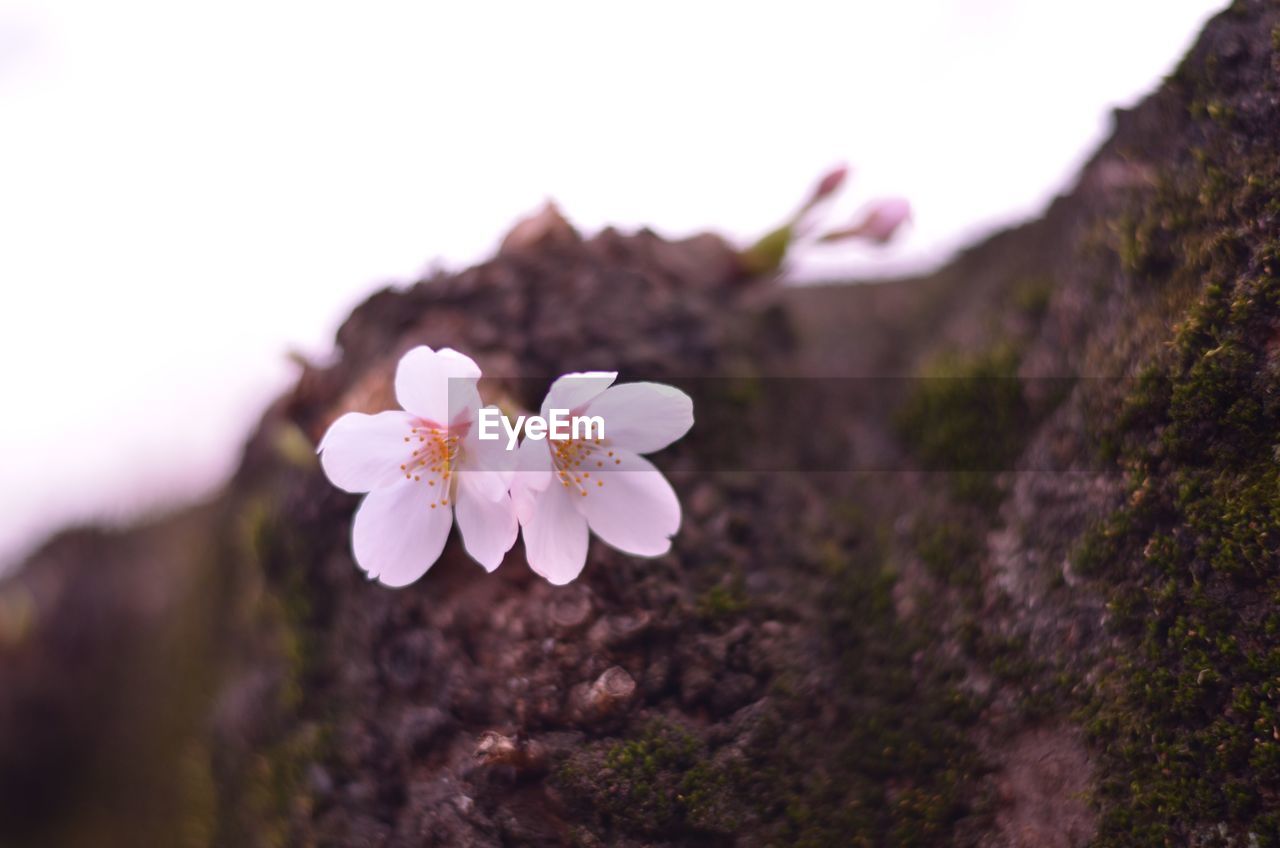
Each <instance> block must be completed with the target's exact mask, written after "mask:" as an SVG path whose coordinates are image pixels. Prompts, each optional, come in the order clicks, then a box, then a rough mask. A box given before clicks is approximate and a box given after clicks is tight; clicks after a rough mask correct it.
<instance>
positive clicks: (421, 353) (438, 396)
mask: <svg viewBox="0 0 1280 848" xmlns="http://www.w3.org/2000/svg"><path fill="white" fill-rule="evenodd" d="M479 379H480V366H478V365H476V363H475V361H474V360H473V359H472V358H471V357H469V356H467V355H465V354H461V353H458V352H457V351H456V350H453V349H451V348H447V347H446V348H441V349H440V350H432V349H431V348H429V347H427V346H426V345H419V346H418V347H415V348H414V349H413V350H411V351H409V352H408V353H406V354H405V355H404V356H403V357H401V358H400V364H399V365H397V366H396V400H398V401H399V402H400V405H401V406H403V407H404V408H405V409H407V410H409V411H410V412H412V413H413V414H414V415H417V416H420V417H422V418H425V419H427V420H428V421H430V422H432V423H433V424H441V425H449V424H452V423H454V421H456V420H457V418H458V416H459V415H461V414H465V413H466V411H467V410H468V409H469V410H470V412H471V413H473V414H474V412H475V411H476V410H477V409H479V408H480V395H479V393H478V392H477V391H476V387H475V381H476V380H479Z"/></svg>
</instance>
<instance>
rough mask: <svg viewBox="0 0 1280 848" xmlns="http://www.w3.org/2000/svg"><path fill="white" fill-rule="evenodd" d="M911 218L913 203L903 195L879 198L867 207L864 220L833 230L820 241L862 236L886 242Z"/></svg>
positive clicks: (880, 242) (878, 241)
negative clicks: (902, 196)
mask: <svg viewBox="0 0 1280 848" xmlns="http://www.w3.org/2000/svg"><path fill="white" fill-rule="evenodd" d="M910 219H911V204H910V203H908V202H907V201H906V200H905V199H904V198H901V197H890V198H885V199H883V200H877V201H875V202H873V203H872V204H871V205H870V206H868V207H867V210H866V212H865V213H864V214H863V216H862V220H861V221H859V222H858V223H857V224H854V225H853V226H852V227H845V228H844V229H840V230H832V231H831V232H829V233H826V234H824V235H823V236H822V237H821V238H820V239H818V241H822V242H833V241H844V240H846V239H852V238H861V239H866V240H868V241H874V242H877V243H879V244H884V243H885V242H887V241H888V240H889V239H891V238H893V235H894V233H896V232H897V231H898V228H899V227H901V226H902V225H903V224H904V223H906V222H907V221H908V220H910Z"/></svg>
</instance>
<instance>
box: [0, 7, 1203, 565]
mask: <svg viewBox="0 0 1280 848" xmlns="http://www.w3.org/2000/svg"><path fill="white" fill-rule="evenodd" d="M1219 5H1220V4H1219V3H1217V2H1215V0H1168V1H1167V2H1165V3H1163V4H1161V8H1160V14H1158V15H1153V14H1151V8H1150V6H1149V5H1147V4H1138V3H1115V2H1107V0H1081V2H1078V3H1074V4H1065V5H1064V4H1059V5H1056V6H1055V5H1052V4H1044V3H1033V2H1029V0H1022V2H1016V0H970V1H969V2H956V1H955V0H952V2H948V0H917V2H914V3H910V4H894V3H881V4H867V3H863V4H833V3H817V2H808V3H806V2H797V3H792V4H788V5H787V7H786V10H785V12H783V11H782V10H781V8H780V7H777V6H764V5H762V6H759V7H747V6H744V5H743V4H729V3H712V2H707V3H700V4H696V5H693V6H691V5H689V4H676V3H651V4H646V5H645V6H644V7H643V9H636V8H633V7H623V6H617V5H607V6H602V5H601V4H595V3H576V2H569V3H557V4H555V5H554V7H548V6H542V5H539V6H532V5H529V4H515V3H510V4H507V3H491V4H453V5H452V6H451V7H449V8H444V7H443V6H440V5H436V4H422V3H407V2H406V3H380V2H375V3H366V4H360V6H359V7H358V9H357V8H355V7H346V8H348V9H350V11H349V12H346V11H344V8H343V7H340V6H336V5H334V6H328V7H326V6H324V5H317V4H303V3H300V2H299V3H284V2H281V3H266V4H264V3H248V2H222V3H216V4H214V3H205V4H171V3H162V2H158V0H157V1H156V2H152V1H151V0H117V2H113V3H109V4H102V3H98V2H56V0H55V1H54V2H49V0H44V1H43V2H3V3H0V114H2V115H3V129H2V130H0V234H2V235H0V281H3V291H4V309H3V316H4V317H3V322H4V326H3V332H0V356H2V357H3V361H4V363H5V365H4V375H5V384H6V385H5V389H6V392H5V395H6V399H5V414H4V417H3V423H0V440H2V443H3V445H4V468H5V472H4V473H5V480H4V483H5V485H4V487H3V492H2V493H0V499H2V500H0V511H2V512H3V514H4V520H3V522H0V570H4V569H5V568H6V567H11V565H12V564H13V563H14V562H15V561H16V559H17V558H18V557H19V556H20V555H21V554H22V553H23V552H24V551H25V550H27V549H28V548H29V547H30V546H31V545H32V544H34V543H35V542H36V541H38V539H39V538H40V536H41V535H42V534H43V533H45V532H47V531H49V530H51V529H53V528H55V527H57V526H59V525H62V524H64V523H66V522H68V521H78V520H88V519H107V520H113V519H117V520H118V519H124V518H129V517H131V516H135V515H137V514H139V513H140V512H143V511H146V510H150V509H155V508H157V507H158V506H160V505H163V504H167V503H171V502H173V501H174V500H175V499H185V498H191V497H196V496H198V495H199V494H200V493H202V492H205V491H208V490H210V489H212V487H214V486H215V485H216V484H217V483H218V482H219V481H220V480H221V479H222V478H223V477H224V476H225V475H226V474H227V473H228V472H229V470H230V469H231V467H232V465H233V463H234V462H235V458H236V455H237V451H238V449H239V445H240V441H241V439H242V438H243V436H244V434H245V432H246V431H247V429H248V427H249V425H250V423H251V421H252V419H253V417H254V416H255V415H256V413H257V412H258V410H260V409H261V408H262V406H263V405H264V404H265V403H266V402H267V401H268V399H269V398H270V397H271V396H272V395H273V394H274V393H275V392H277V391H279V390H280V389H281V388H282V387H283V386H284V385H285V383H286V382H287V381H288V379H289V378H290V376H291V374H292V373H293V366H291V365H290V363H289V361H288V359H287V358H286V352H287V351H289V350H298V351H301V352H303V353H305V354H306V355H308V356H312V357H316V358H323V357H324V356H325V355H326V354H327V352H328V351H329V349H330V345H331V339H332V334H333V332H334V330H335V329H336V326H337V324H338V322H339V321H340V320H341V319H342V318H343V317H344V316H345V315H346V314H347V313H348V312H349V311H350V309H351V307H352V306H353V305H354V304H356V303H357V302H359V301H360V300H361V299H363V298H364V297H365V296H367V295H368V294H369V293H370V292H372V291H373V290H375V289H377V288H379V287H382V286H385V285H387V284H394V283H398V282H405V281H410V280H412V279H414V278H416V277H418V276H420V275H421V274H422V273H423V272H424V271H426V270H428V269H430V268H431V267H432V266H440V267H445V268H458V267H461V266H464V265H466V264H469V263H472V262H475V261H477V260H480V259H482V258H483V257H485V256H486V255H487V254H488V253H490V252H491V251H492V250H493V248H494V247H495V246H496V244H497V242H498V240H499V239H500V238H501V236H502V234H503V232H504V231H505V230H506V228H507V227H508V226H509V225H510V223H511V222H512V221H513V220H515V219H516V218H517V217H519V216H520V215H522V214H524V213H527V212H529V211H530V210H532V209H534V208H536V207H537V206H539V205H540V204H541V203H542V202H543V201H544V200H545V199H547V198H554V199H555V200H556V201H557V202H558V203H559V204H560V206H561V208H562V209H563V210H564V212H565V214H566V215H567V216H568V217H569V218H570V220H572V221H573V222H574V223H575V224H576V225H577V226H578V227H580V228H581V229H583V230H586V231H593V230H596V229H598V228H600V227H602V226H605V225H608V224H613V225H616V226H619V227H621V228H624V229H630V228H636V227H641V226H652V227H653V228H654V229H656V230H657V231H658V232H660V233H661V234H663V235H668V236H680V235H683V234H689V233H693V232H697V231H701V230H706V229H712V230H716V231H719V232H721V233H723V234H725V235H726V236H728V237H730V238H731V239H734V240H736V241H738V242H740V243H747V242H749V241H750V240H751V239H752V238H754V237H756V236H758V235H760V234H761V233H763V232H764V231H766V230H768V229H769V228H770V227H771V226H773V225H775V224H776V223H778V222H779V221H780V219H782V218H783V217H785V216H786V215H787V214H788V213H789V212H790V211H792V209H793V208H794V205H795V204H796V203H797V202H798V200H799V199H800V197H801V196H802V195H803V193H804V191H805V190H807V188H808V187H809V186H810V185H811V183H812V181H813V179H814V178H815V177H816V176H817V175H818V174H819V173H820V172H821V171H822V170H824V169H825V168H827V167H829V166H831V165H833V164H835V163H838V162H848V163H849V164H850V165H851V166H852V167H853V169H854V174H853V180H852V190H850V191H848V192H846V196H845V198H844V200H843V201H842V202H843V203H844V204H845V205H844V206H842V207H840V208H838V209H837V210H835V212H834V214H833V215H832V216H831V221H832V222H833V223H839V222H841V220H842V217H845V216H852V215H853V213H854V212H855V211H856V209H857V208H858V206H859V205H860V204H861V203H864V202H866V201H867V200H869V199H871V198H873V197H876V196H882V195H886V194H901V195H905V196H906V197H908V198H909V199H910V200H911V202H912V204H913V206H914V209H915V217H914V223H913V225H912V226H911V227H910V228H909V229H908V230H907V231H906V232H905V233H904V234H903V235H902V237H900V238H899V239H898V240H897V241H896V242H895V243H894V244H893V245H891V246H890V247H889V248H888V249H886V250H883V251H879V252H874V251H869V250H867V249H866V248H860V247H857V246H849V247H840V248H832V249H827V250H818V249H813V250H811V251H808V252H807V253H806V254H805V255H803V256H801V257H799V258H798V260H797V261H796V262H795V263H794V264H793V266H792V267H791V268H789V270H788V274H789V275H790V277H791V278H792V279H793V280H794V281H795V282H796V283H797V284H802V283H804V282H805V281H812V280H817V279H832V278H850V279H855V278H872V277H882V276H886V275H895V274H902V273H909V272H915V271H923V270H927V269H929V268H932V267H935V266H936V265H938V264H940V263H941V262H942V261H944V260H945V259H946V258H947V257H948V256H949V255H950V254H951V253H953V252H954V251H955V250H956V249H957V248H959V247H961V246H963V245H964V244H965V243H967V242H969V241H971V240H973V239H974V238H976V237H978V236H980V235H982V234H985V233H987V232H990V231H992V230H993V229H996V228H999V227H1000V226H1002V225H1006V224H1009V223H1012V222H1016V221H1018V220H1021V219H1024V218H1026V217H1029V216H1031V215H1034V214H1035V213H1036V212H1038V211H1039V210H1041V209H1042V208H1043V207H1044V206H1045V205H1046V204H1047V202H1048V201H1049V200H1050V199H1051V198H1052V197H1053V196H1054V194H1056V193H1057V192H1059V191H1060V190H1062V189H1064V188H1066V187H1067V186H1066V183H1067V181H1068V180H1069V179H1070V176H1071V175H1072V174H1073V173H1074V172H1075V171H1076V169H1077V168H1078V167H1079V166H1080V164H1081V162H1082V161H1083V159H1084V157H1086V156H1087V155H1088V152H1089V151H1090V150H1091V149H1092V148H1093V147H1094V145H1096V144H1097V143H1098V142H1099V141H1100V140H1101V139H1102V137H1103V135H1104V133H1105V131H1106V129H1107V126H1108V119H1109V114H1110V110H1111V109H1112V108H1115V107H1117V106H1126V105H1130V104H1132V103H1134V102H1135V101H1136V100H1137V99H1138V98H1139V97H1140V96H1141V95H1142V94H1143V93H1145V92H1147V91H1148V90H1150V89H1151V88H1153V87H1154V85H1155V84H1156V83H1157V81H1158V80H1159V79H1160V78H1161V77H1162V76H1163V75H1164V74H1166V73H1168V72H1169V71H1170V70H1171V69H1172V66H1173V64H1174V62H1175V61H1176V59H1177V57H1178V56H1180V55H1181V54H1182V53H1183V52H1184V51H1185V49H1186V48H1187V46H1188V45H1189V43H1190V40H1191V39H1192V37H1193V35H1194V34H1195V33H1196V31H1197V30H1198V28H1199V27H1200V26H1201V25H1202V24H1203V22H1204V21H1205V19H1206V18H1207V17H1208V16H1209V15H1210V14H1211V13H1212V12H1213V11H1215V9H1216V8H1217V7H1218V6H1219ZM1033 92H1034V95H1033Z"/></svg>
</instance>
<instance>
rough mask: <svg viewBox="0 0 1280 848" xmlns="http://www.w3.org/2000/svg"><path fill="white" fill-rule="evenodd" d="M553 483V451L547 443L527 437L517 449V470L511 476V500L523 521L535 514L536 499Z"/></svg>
mask: <svg viewBox="0 0 1280 848" xmlns="http://www.w3.org/2000/svg"><path fill="white" fill-rule="evenodd" d="M550 485H551V451H550V450H549V449H548V448H547V443H546V442H545V441H542V440H538V439H525V440H524V441H523V442H521V443H520V447H518V448H517V449H516V470H515V473H514V474H512V476H511V500H512V501H513V502H514V503H515V505H516V514H517V515H518V516H519V517H520V520H521V521H522V522H524V521H528V520H529V519H530V518H531V517H532V515H533V509H534V506H535V502H536V499H537V498H538V496H539V495H541V494H542V493H543V492H545V491H546V490H547V487H548V486H550Z"/></svg>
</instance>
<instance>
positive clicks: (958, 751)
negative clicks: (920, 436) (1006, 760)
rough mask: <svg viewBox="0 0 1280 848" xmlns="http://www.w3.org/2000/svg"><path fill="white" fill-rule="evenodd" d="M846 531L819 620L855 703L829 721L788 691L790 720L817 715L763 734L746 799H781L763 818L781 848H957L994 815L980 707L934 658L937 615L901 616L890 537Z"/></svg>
mask: <svg viewBox="0 0 1280 848" xmlns="http://www.w3.org/2000/svg"><path fill="white" fill-rule="evenodd" d="M847 532H848V533H849V535H848V537H847V538H845V539H844V540H842V541H840V542H839V543H833V544H832V546H831V547H830V548H829V550H828V555H827V558H826V562H825V566H824V567H825V569H826V571H827V574H828V576H829V579H830V582H829V585H828V587H827V591H826V592H825V593H824V596H823V603H822V610H821V614H822V616H823V622H824V628H825V632H826V633H827V636H828V639H829V640H830V644H831V646H832V649H833V650H834V651H836V653H837V658H838V664H839V667H840V670H841V674H840V675H839V676H838V678H837V681H836V685H837V686H838V687H839V689H840V692H841V695H842V697H838V698H835V699H833V700H834V701H835V702H836V703H845V704H852V705H853V706H852V708H851V709H850V711H848V712H847V714H845V713H843V712H842V713H841V714H840V715H837V716H835V717H834V719H832V718H831V717H827V718H826V719H823V718H820V716H821V714H822V711H823V710H824V709H829V708H830V706H826V707H824V706H823V705H822V704H821V703H817V702H815V701H817V700H818V699H815V698H814V696H813V693H811V692H808V691H806V689H805V688H804V685H803V684H802V683H797V684H795V685H794V686H793V687H791V688H790V690H789V691H790V693H791V694H784V693H778V694H777V697H779V698H781V699H787V703H786V705H785V709H784V714H786V715H789V716H800V717H805V716H806V715H807V714H808V713H812V715H809V716H808V718H807V719H804V718H802V719H800V720H802V721H804V722H805V723H806V726H797V725H796V724H795V723H792V724H789V725H787V726H782V725H779V726H777V727H774V728H769V729H768V730H767V731H765V732H762V734H761V736H762V738H763V739H765V740H767V748H765V747H763V746H762V748H761V749H760V750H758V751H756V752H755V758H756V759H755V760H753V762H752V763H751V767H750V769H749V772H750V774H752V775H753V776H754V779H755V781H756V784H755V786H754V788H749V790H748V794H749V796H750V797H760V798H767V797H773V798H775V799H778V800H777V801H776V803H777V804H778V805H779V806H778V807H776V808H774V809H769V810H766V811H764V812H765V813H766V814H767V815H769V816H771V819H770V820H771V821H772V822H773V827H772V829H771V830H769V833H770V834H771V836H772V837H773V839H772V842H771V844H778V845H798V846H835V845H840V846H846V845H869V846H870V845H949V844H952V843H953V840H954V836H955V832H956V828H957V827H958V826H960V825H961V823H962V822H968V823H969V824H971V825H972V824H974V823H975V822H976V821H979V820H981V818H982V816H983V815H984V814H985V813H984V807H985V803H984V800H983V798H984V796H983V795H982V792H981V790H980V789H979V785H980V778H981V775H982V774H983V773H984V771H985V766H984V765H983V763H982V761H981V758H980V757H979V756H978V753H977V751H976V750H975V749H974V747H973V746H972V744H971V742H970V741H969V737H968V730H969V728H970V727H971V726H972V723H973V721H974V720H975V719H976V716H977V709H978V705H977V704H975V703H974V702H973V701H972V699H971V698H970V697H969V696H968V695H966V694H965V693H964V692H963V691H962V690H961V689H960V688H959V685H958V684H959V679H960V672H959V670H958V669H957V668H955V667H954V666H952V665H950V663H949V661H948V660H946V659H944V658H942V657H940V656H937V655H934V654H933V653H931V648H933V647H935V646H936V645H938V644H940V643H941V639H940V638H939V635H940V634H939V633H938V631H937V630H936V629H935V628H934V626H933V624H934V619H933V617H932V616H929V615H927V614H924V615H921V616H920V617H919V618H918V619H913V620H912V621H910V622H906V621H901V620H899V618H898V616H897V612H896V609H895V605H894V592H895V587H896V586H897V583H898V577H897V574H896V573H895V571H894V570H893V569H892V568H889V567H888V566H887V565H886V564H885V552H884V550H883V548H882V546H881V543H880V541H879V540H880V538H881V537H882V536H883V534H881V533H878V532H876V530H875V528H874V527H870V526H867V525H865V524H863V525H854V526H850V527H848V528H847ZM820 700H821V701H824V702H825V701H826V700H827V699H820ZM806 705H807V706H806ZM827 722H831V724H830V729H829V730H828V731H826V732H823V733H818V734H815V733H814V732H813V728H814V727H824V726H827V724H826V723H827Z"/></svg>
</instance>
